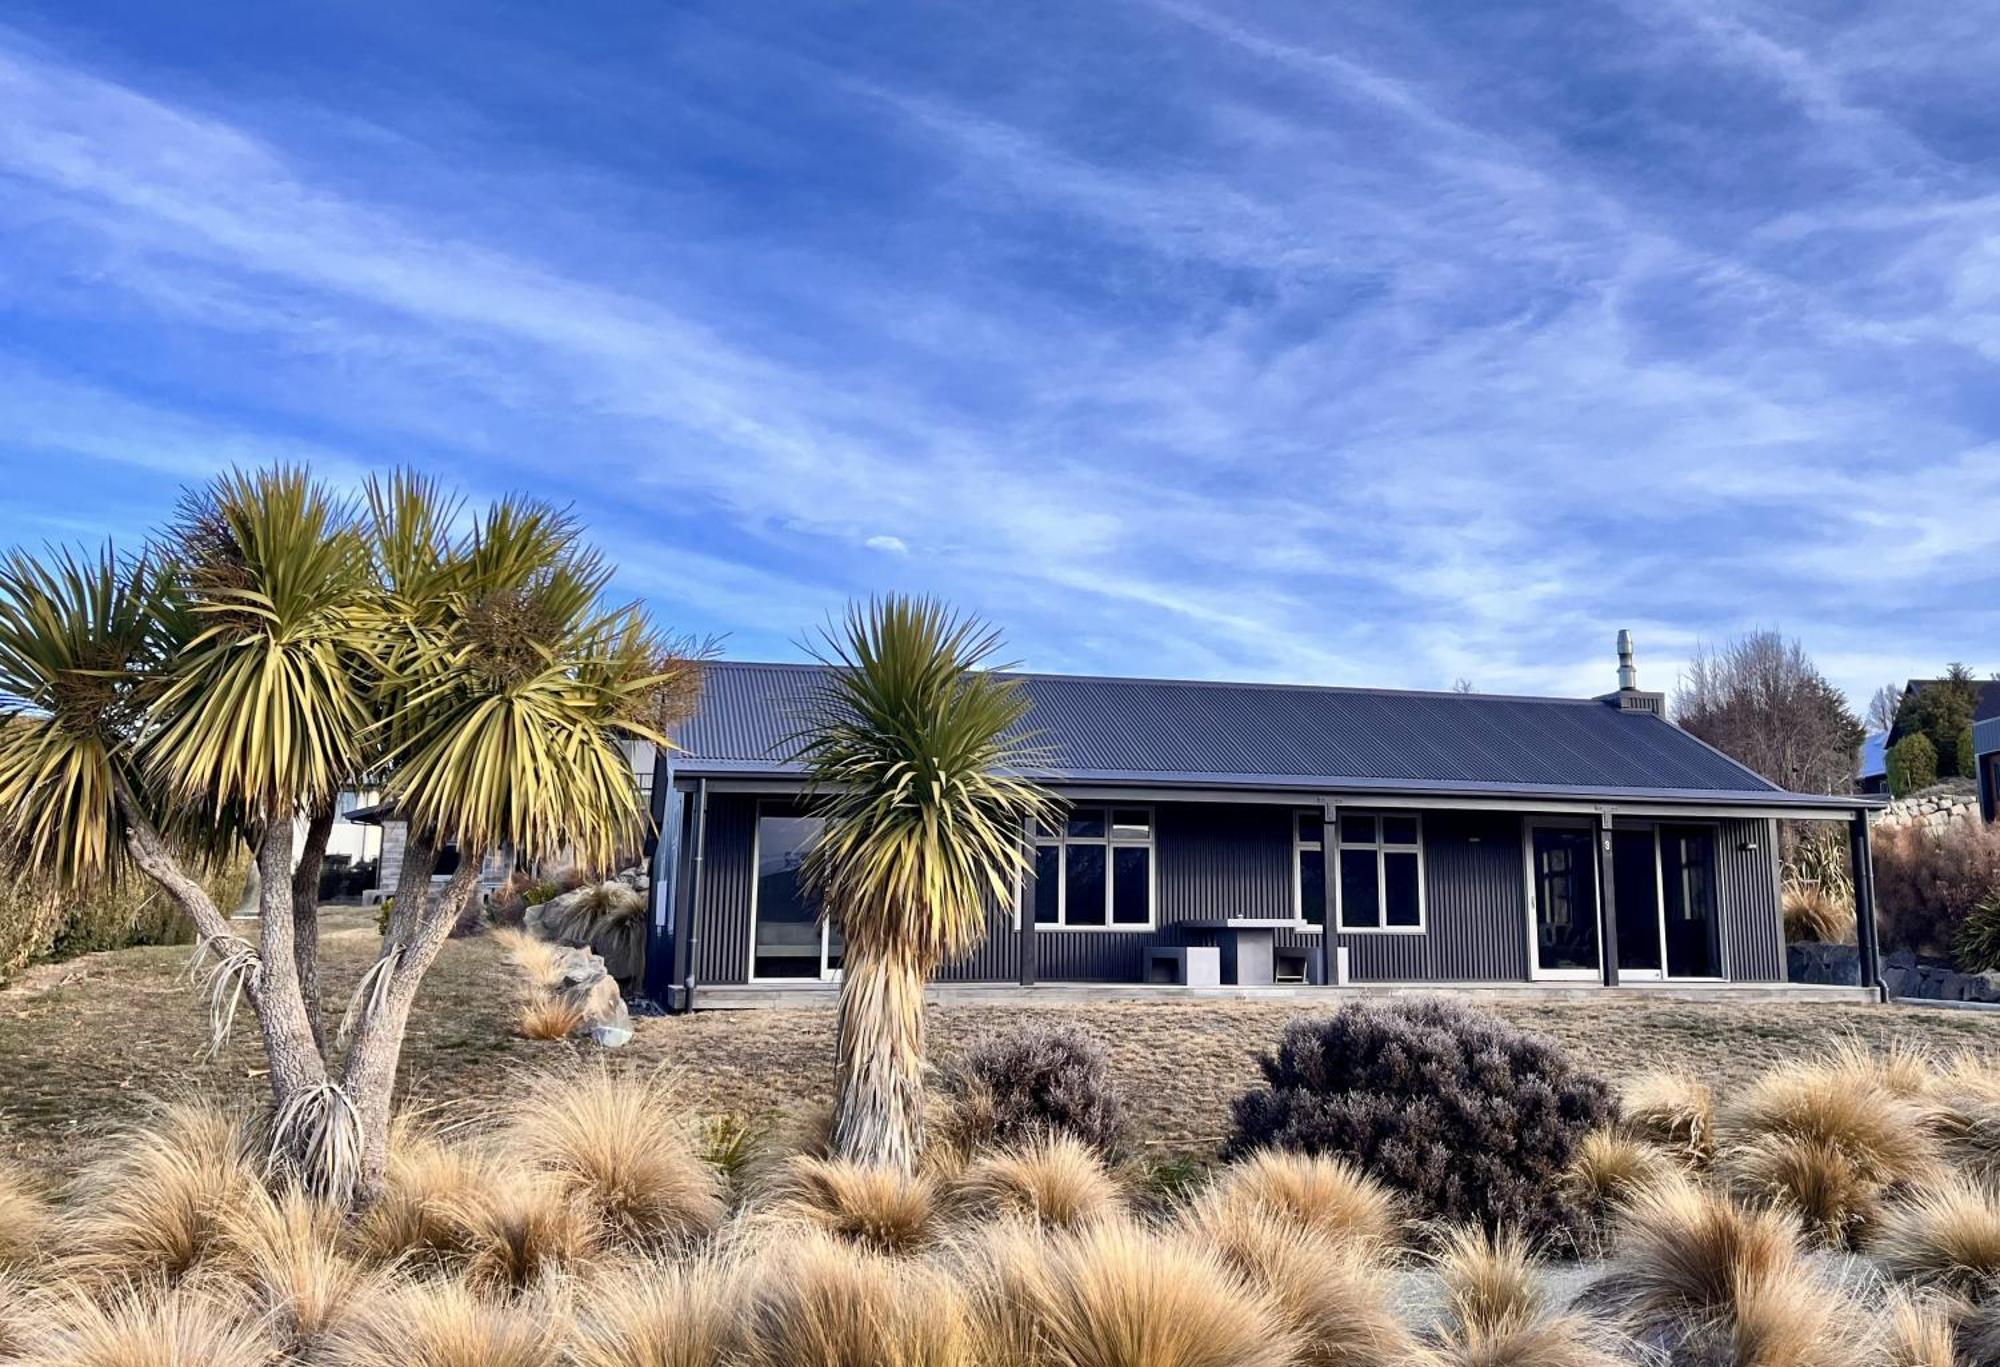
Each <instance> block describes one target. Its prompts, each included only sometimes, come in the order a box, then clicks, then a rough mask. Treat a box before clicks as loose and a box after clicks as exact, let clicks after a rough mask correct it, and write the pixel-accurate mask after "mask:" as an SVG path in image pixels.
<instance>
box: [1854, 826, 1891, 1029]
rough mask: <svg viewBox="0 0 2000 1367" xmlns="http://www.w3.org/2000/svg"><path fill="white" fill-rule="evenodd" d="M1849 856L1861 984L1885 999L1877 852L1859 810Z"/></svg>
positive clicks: (1886, 997) (1886, 994) (1886, 995)
mask: <svg viewBox="0 0 2000 1367" xmlns="http://www.w3.org/2000/svg"><path fill="white" fill-rule="evenodd" d="M1847 850H1848V857H1849V859H1850V860H1851V861H1852V867H1853V871H1854V944H1855V948H1856V949H1857V950H1859V951H1860V959H1861V985H1862V986H1863V987H1868V988H1873V989H1874V990H1875V993H1876V995H1878V996H1880V997H1881V998H1882V1000H1884V1001H1887V1000H1888V999H1889V997H1888V993H1886V992H1884V991H1883V989H1882V951H1881V947H1880V945H1878V944H1877V943H1876V939H1875V855H1874V850H1873V848H1872V846H1871V845H1870V842H1869V837H1868V813H1866V812H1856V813H1855V814H1854V817H1853V819H1852V820H1851V821H1850V822H1849V823H1848V827H1847Z"/></svg>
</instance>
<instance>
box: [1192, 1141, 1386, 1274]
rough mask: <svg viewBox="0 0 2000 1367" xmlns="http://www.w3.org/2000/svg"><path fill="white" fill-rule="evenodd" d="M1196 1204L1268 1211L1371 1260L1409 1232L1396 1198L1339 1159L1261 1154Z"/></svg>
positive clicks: (1229, 1171) (1235, 1166)
mask: <svg viewBox="0 0 2000 1367" xmlns="http://www.w3.org/2000/svg"><path fill="white" fill-rule="evenodd" d="M1197 1199H1198V1201H1199V1202H1201V1203H1205V1204H1217V1205H1247V1206H1253V1207H1257V1208H1259V1209H1263V1210H1268V1211H1270V1212H1271V1213H1272V1214H1274V1215H1276V1216H1278V1217H1279V1218H1281V1219H1285V1220H1289V1221H1291V1222H1292V1223H1294V1224H1297V1225H1299V1226H1300V1227H1301V1228H1304V1229H1309V1230H1311V1231H1313V1232H1314V1233H1316V1234H1319V1235H1322V1236H1324V1237H1325V1238H1327V1239H1328V1240H1330V1241H1332V1242H1333V1243H1335V1244H1339V1245H1342V1246H1346V1247H1351V1248H1353V1249H1355V1250H1357V1251H1358V1252H1360V1253H1362V1254H1364V1255H1366V1256H1370V1257H1377V1256H1386V1255H1388V1254H1390V1253H1393V1252H1394V1251H1395V1250H1396V1249H1397V1248H1399V1247H1401V1245H1402V1242H1403V1235H1404V1230H1405V1227H1406V1222H1405V1220H1404V1218H1403V1212H1402V1208H1401V1206H1400V1205H1399V1203H1398V1202H1397V1199H1396V1197H1395V1196H1394V1194H1392V1193H1391V1192H1390V1191H1389V1189H1388V1188H1386V1187H1384V1186H1383V1185H1382V1184H1381V1183H1379V1182H1377V1181H1375V1180H1374V1179H1373V1178H1371V1177H1369V1176H1368V1175H1367V1174H1366V1173H1364V1172H1362V1171H1361V1169H1360V1168H1358V1167H1356V1166H1355V1165H1354V1164H1352V1163H1349V1162H1347V1161H1345V1160H1343V1159H1339V1158H1321V1157H1311V1156H1308V1155H1306V1154H1298V1153H1286V1152H1282V1151H1279V1150H1271V1149H1265V1150H1260V1151H1258V1152H1255V1153H1252V1154H1250V1155H1248V1156H1247V1157H1245V1158H1243V1159H1241V1160H1240V1161H1238V1162H1234V1163H1231V1164H1229V1165H1227V1166H1226V1167H1224V1168H1223V1169H1222V1171H1221V1174H1220V1175H1219V1176H1218V1177H1217V1178H1216V1180H1215V1182H1214V1184H1213V1185H1212V1186H1211V1187H1210V1188H1209V1189H1208V1191H1207V1192H1206V1193H1204V1194H1203V1195H1202V1196H1201V1197H1199V1198H1197Z"/></svg>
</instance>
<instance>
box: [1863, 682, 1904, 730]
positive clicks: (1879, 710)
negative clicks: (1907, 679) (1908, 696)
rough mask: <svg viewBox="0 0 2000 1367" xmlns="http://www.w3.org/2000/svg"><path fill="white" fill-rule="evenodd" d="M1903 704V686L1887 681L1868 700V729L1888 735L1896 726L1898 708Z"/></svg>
mask: <svg viewBox="0 0 2000 1367" xmlns="http://www.w3.org/2000/svg"><path fill="white" fill-rule="evenodd" d="M1902 705H1903V686H1902V685H1901V684H1893V683H1885V684H1883V685H1882V686H1881V687H1880V688H1878V689H1876V690H1875V696H1874V697H1872V698H1870V699H1869V700H1868V730H1869V731H1870V732H1871V733H1873V734H1875V735H1878V736H1886V735H1888V734H1889V732H1890V731H1892V730H1894V729H1895V726H1896V710H1897V709H1898V708H1900V707H1901V706H1902Z"/></svg>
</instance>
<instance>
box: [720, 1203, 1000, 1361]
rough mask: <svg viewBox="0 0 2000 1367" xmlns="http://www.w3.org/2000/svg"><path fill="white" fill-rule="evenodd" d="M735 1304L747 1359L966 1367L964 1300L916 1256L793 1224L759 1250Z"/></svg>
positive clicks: (969, 1354)
mask: <svg viewBox="0 0 2000 1367" xmlns="http://www.w3.org/2000/svg"><path fill="white" fill-rule="evenodd" d="M749 1278H750V1280H749V1286H748V1289H747V1292H746V1294H745V1298H744V1301H743V1302H742V1311H741V1326H742V1336H743V1344H742V1350H743V1360H744V1361H745V1362H746V1363H747V1364H748V1367H803V1364H807V1363H810V1364H812V1367H970V1364H972V1363H973V1362H974V1361H975V1357H974V1345H973V1340H972V1335H971V1333H970V1326H969V1325H968V1322H967V1318H966V1307H965V1299H964V1297H963V1296H962V1295H960V1294H959V1292H958V1291H957V1289H956V1288H954V1287H953V1286H952V1285H951V1284H950V1283H949V1282H947V1281H946V1280H945V1279H944V1278H943V1277H942V1276H941V1275H939V1274H938V1273H937V1272H936V1271H935V1270H934V1269H933V1268H931V1267H930V1266H929V1265H927V1264H925V1263H920V1262H915V1261H909V1260H901V1259H891V1258H886V1257H883V1256H882V1255H880V1254H878V1253H871V1252H869V1251H867V1250H866V1249H862V1248H857V1247H855V1246H854V1245H853V1244H852V1243H849V1242H847V1241H845V1240H841V1239H836V1238H833V1237H831V1236H829V1235H826V1234H823V1233H818V1232H815V1231H810V1230H806V1231H800V1232H798V1233H797V1234H796V1235H795V1236H794V1237H792V1238H789V1239H784V1240H781V1241H780V1242H778V1243H776V1244H775V1245H773V1246H772V1247H770V1248H768V1249H767V1250H766V1251H765V1252H764V1254H763V1256H762V1257H760V1258H759V1259H758V1260H757V1262H756V1263H755V1264H754V1266H753V1267H752V1269H751V1271H750V1273H749Z"/></svg>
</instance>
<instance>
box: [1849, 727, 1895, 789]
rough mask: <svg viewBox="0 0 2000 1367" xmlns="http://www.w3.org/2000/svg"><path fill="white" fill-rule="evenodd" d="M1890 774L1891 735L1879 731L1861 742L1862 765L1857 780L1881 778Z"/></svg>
mask: <svg viewBox="0 0 2000 1367" xmlns="http://www.w3.org/2000/svg"><path fill="white" fill-rule="evenodd" d="M1888 772H1889V734H1888V732H1886V731H1877V732H1875V733H1874V734H1873V735H1870V736H1868V737H1866V738H1865V739H1863V740H1862V742H1861V765H1860V769H1859V772H1858V773H1857V774H1856V775H1855V777H1857V778H1880V777H1881V776H1882V775H1884V774H1887V773H1888Z"/></svg>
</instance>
